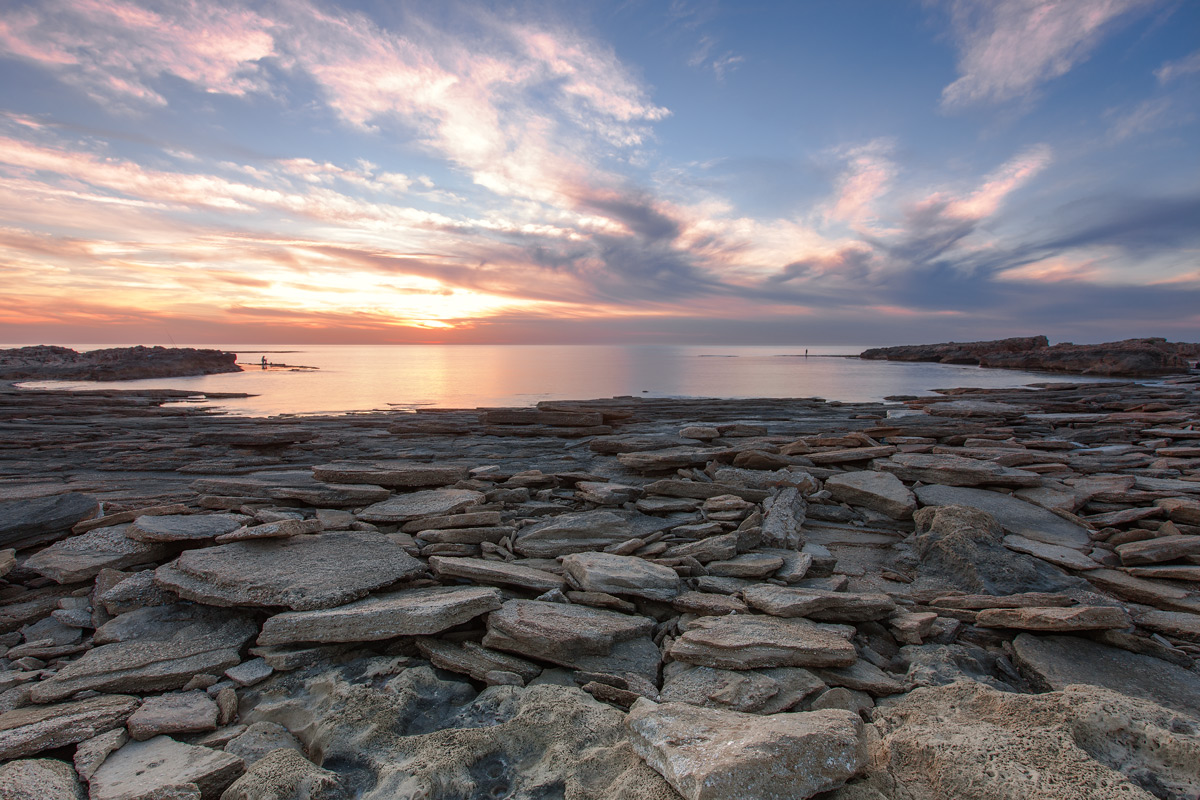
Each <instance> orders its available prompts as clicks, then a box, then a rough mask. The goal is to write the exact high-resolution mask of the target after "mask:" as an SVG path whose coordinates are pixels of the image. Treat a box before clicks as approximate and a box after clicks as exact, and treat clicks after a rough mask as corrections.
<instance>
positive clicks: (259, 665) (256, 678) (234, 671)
mask: <svg viewBox="0 0 1200 800" xmlns="http://www.w3.org/2000/svg"><path fill="white" fill-rule="evenodd" d="M274 672H275V668H274V667H272V666H271V665H270V664H268V663H267V661H266V659H263V658H253V659H251V660H249V661H243V662H242V663H241V664H238V665H237V666H236V667H230V668H229V669H227V670H225V677H226V678H229V680H231V681H233V682H234V683H236V684H237V685H238V686H253V685H254V684H256V683H261V682H262V681H265V680H266V679H267V678H269V677H271V675H272V673H274Z"/></svg>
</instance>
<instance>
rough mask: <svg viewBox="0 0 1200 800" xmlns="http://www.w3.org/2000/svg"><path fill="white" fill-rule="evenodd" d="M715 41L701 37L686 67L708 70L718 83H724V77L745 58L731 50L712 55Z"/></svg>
mask: <svg viewBox="0 0 1200 800" xmlns="http://www.w3.org/2000/svg"><path fill="white" fill-rule="evenodd" d="M716 45H717V40H716V39H714V38H713V37H712V36H701V37H700V41H699V42H697V43H696V49H695V50H694V51H693V52H692V55H691V57H689V58H688V62H687V63H688V66H689V67H693V68H695V69H710V70H712V72H713V74H714V75H716V76H717V80H718V81H719V82H724V81H725V76H726V75H728V74H729V73H730V72H733V71H734V70H735V69H737V67H738V65H739V64H742V63H744V62H745V60H746V57H745V56H742V55H739V54H738V53H736V52H734V51H733V50H726V51H724V52H723V53H721V54H720V55H713V48H714V47H716Z"/></svg>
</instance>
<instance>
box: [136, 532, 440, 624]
mask: <svg viewBox="0 0 1200 800" xmlns="http://www.w3.org/2000/svg"><path fill="white" fill-rule="evenodd" d="M423 572H425V565H424V564H422V563H421V562H420V561H418V560H417V559H415V558H413V557H412V556H410V555H408V553H406V552H404V550H403V548H401V547H400V546H399V545H397V544H395V543H394V542H392V541H391V540H390V539H388V538H387V537H386V536H384V535H383V534H379V533H372V532H340V531H338V532H332V533H322V534H317V535H313V536H292V537H289V538H286V539H264V540H259V541H244V542H231V543H229V544H223V545H218V546H217V547H205V548H202V549H199V550H189V551H187V552H185V553H184V554H183V555H181V556H180V557H179V558H178V559H176V560H175V561H173V562H172V563H170V564H167V565H164V566H162V567H159V568H158V569H157V570H156V571H155V574H154V579H155V581H156V582H157V583H158V584H159V585H161V586H163V587H165V588H167V589H170V590H171V591H173V592H175V593H176V594H178V595H179V596H180V597H182V598H184V599H187V600H194V601H195V602H198V603H206V604H208V605H214V606H287V607H288V608H291V609H292V610H294V611H311V610H313V609H318V608H332V607H333V606H338V605H342V604H343V603H348V602H350V601H352V600H357V599H358V598H360V597H363V596H364V595H366V594H367V593H368V592H370V591H372V590H374V589H378V588H380V587H382V586H387V585H388V584H391V583H395V582H396V581H399V580H403V579H406V578H412V577H415V576H417V575H420V574H422V573H423Z"/></svg>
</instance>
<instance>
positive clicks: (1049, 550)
mask: <svg viewBox="0 0 1200 800" xmlns="http://www.w3.org/2000/svg"><path fill="white" fill-rule="evenodd" d="M1004 546H1005V547H1007V548H1008V549H1009V550H1013V551H1015V552H1018V553H1025V554H1026V555H1030V556H1035V557H1037V558H1040V559H1041V560H1042V561H1046V562H1049V563H1051V564H1053V565H1055V566H1056V567H1062V568H1063V569H1073V570H1075V571H1076V572H1087V571H1088V570H1093V569H1100V567H1101V566H1102V565H1101V564H1099V563H1097V562H1096V561H1093V560H1092V559H1091V558H1090V557H1089V556H1085V555H1084V554H1083V553H1081V552H1079V551H1078V550H1076V549H1074V548H1072V547H1063V546H1062V545H1057V544H1046V543H1045V542H1038V541H1034V540H1033V539H1026V538H1025V537H1024V536H1011V535H1010V536H1005V537H1004Z"/></svg>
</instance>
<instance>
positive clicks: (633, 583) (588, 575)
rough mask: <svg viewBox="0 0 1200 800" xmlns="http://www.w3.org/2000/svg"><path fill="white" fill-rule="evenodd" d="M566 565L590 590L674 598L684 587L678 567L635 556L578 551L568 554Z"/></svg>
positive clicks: (573, 576)
mask: <svg viewBox="0 0 1200 800" xmlns="http://www.w3.org/2000/svg"><path fill="white" fill-rule="evenodd" d="M562 565H563V569H564V570H565V571H566V574H567V575H569V576H570V577H571V578H572V579H573V580H574V581H575V583H576V584H577V585H578V586H579V588H581V589H584V590H586V591H590V592H606V593H608V594H616V595H628V596H631V597H641V598H643V599H646V600H670V599H671V598H672V597H675V596H676V595H677V594H679V591H680V587H681V583H680V580H679V575H678V574H677V573H676V572H675V570H673V569H671V568H670V567H664V566H662V565H660V564H653V563H651V562H649V561H646V560H644V559H641V558H635V557H633V556H618V555H613V554H611V553H576V554H572V555H568V556H565V557H564V558H563V559H562Z"/></svg>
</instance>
